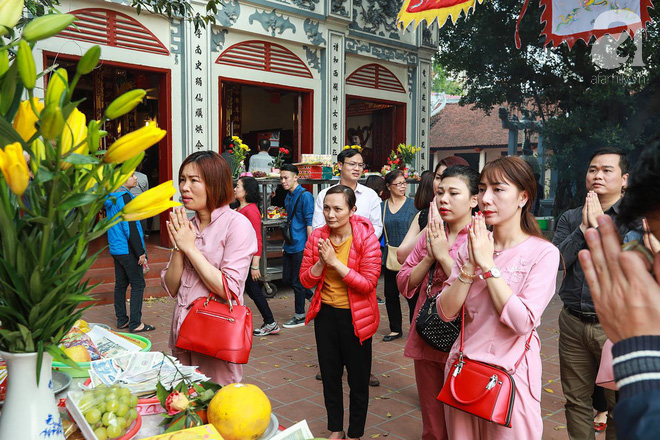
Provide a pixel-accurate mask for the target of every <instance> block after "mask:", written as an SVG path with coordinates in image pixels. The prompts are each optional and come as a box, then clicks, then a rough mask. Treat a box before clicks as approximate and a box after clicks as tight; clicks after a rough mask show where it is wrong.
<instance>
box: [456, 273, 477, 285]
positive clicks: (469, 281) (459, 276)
mask: <svg viewBox="0 0 660 440" xmlns="http://www.w3.org/2000/svg"><path fill="white" fill-rule="evenodd" d="M462 275H463V274H460V273H459V274H458V281H460V282H461V283H463V284H472V283H474V280H472V279H467V280H464V279H463V278H462Z"/></svg>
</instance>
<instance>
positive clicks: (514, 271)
mask: <svg viewBox="0 0 660 440" xmlns="http://www.w3.org/2000/svg"><path fill="white" fill-rule="evenodd" d="M535 196H536V184H535V180H534V175H533V173H532V169H531V168H530V166H529V165H528V164H527V163H526V162H525V161H523V160H521V159H519V158H517V157H503V158H499V159H496V160H494V161H493V162H490V163H488V164H487V165H486V167H485V168H484V169H483V171H482V173H481V179H480V182H479V196H478V199H479V207H480V209H481V212H480V213H478V214H477V215H475V216H473V218H472V223H471V225H470V227H469V233H468V240H467V243H466V244H465V245H464V246H463V247H462V248H461V249H460V250H459V252H458V256H457V259H456V262H455V264H454V266H453V267H452V272H451V275H450V276H449V279H448V280H447V281H446V282H445V286H444V289H443V291H442V293H441V294H440V295H439V296H438V299H437V307H438V314H439V315H440V317H441V318H442V319H444V320H446V321H450V320H453V319H454V318H455V317H456V316H457V315H459V314H460V313H461V307H463V306H465V319H464V325H465V330H464V350H463V352H464V355H465V356H466V357H467V358H468V359H472V360H477V361H482V362H487V363H491V364H495V365H499V366H501V367H503V368H505V369H507V370H508V371H509V373H511V374H512V376H513V378H514V381H515V403H514V407H513V413H512V421H511V428H507V427H504V426H501V425H497V424H495V423H491V422H488V421H486V420H483V419H480V418H477V417H475V416H473V415H471V414H468V413H466V412H463V411H460V410H457V409H454V408H452V407H450V406H448V405H445V419H446V423H447V432H448V434H449V438H450V439H457V440H459V439H460V440H469V439H475V440H477V439H478V440H494V439H497V440H501V439H511V440H514V439H515V440H520V439H525V440H540V439H541V436H542V433H543V421H542V418H541V368H542V366H541V356H540V345H541V344H540V340H539V338H538V335H537V334H536V331H535V329H536V327H538V325H539V324H540V321H541V315H542V314H543V311H544V310H545V308H546V306H547V305H548V303H549V302H550V299H551V298H552V295H554V293H555V284H556V277H557V269H558V267H559V251H558V250H557V248H555V247H554V246H553V245H552V244H551V243H550V242H549V241H547V240H546V239H544V238H543V235H542V233H541V231H540V229H539V227H538V224H537V222H536V219H535V218H534V216H533V215H532V214H531V212H530V209H531V205H532V203H533V201H534V197H535ZM486 225H491V226H492V227H493V232H492V233H490V232H488V230H487V229H486ZM480 276H482V277H483V279H482V278H480ZM530 334H532V339H531V343H530V347H529V350H527V351H526V350H525V342H526V340H527V339H528V337H529V336H530ZM459 345H460V339H459V340H457V341H456V343H455V344H454V346H453V347H452V350H451V352H450V353H449V358H448V360H447V365H446V369H445V381H446V380H447V378H448V376H449V375H450V374H451V373H452V371H453V368H452V367H453V364H454V363H455V362H456V359H457V358H458V351H459ZM521 357H522V362H521V363H520V365H519V366H518V368H517V369H516V368H515V364H516V362H517V361H518V359H520V358H521ZM514 370H515V371H514Z"/></svg>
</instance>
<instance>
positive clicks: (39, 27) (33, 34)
mask: <svg viewBox="0 0 660 440" xmlns="http://www.w3.org/2000/svg"><path fill="white" fill-rule="evenodd" d="M75 19H76V16H75V15H73V14H48V15H43V16H41V17H37V18H35V19H34V20H32V21H31V22H29V23H28V24H27V26H25V28H23V39H25V40H27V41H30V42H34V41H39V40H44V39H46V38H48V37H52V36H53V35H55V34H58V33H59V32H60V31H61V30H63V29H65V28H66V27H67V26H69V25H70V24H71V23H73V21H74V20H75Z"/></svg>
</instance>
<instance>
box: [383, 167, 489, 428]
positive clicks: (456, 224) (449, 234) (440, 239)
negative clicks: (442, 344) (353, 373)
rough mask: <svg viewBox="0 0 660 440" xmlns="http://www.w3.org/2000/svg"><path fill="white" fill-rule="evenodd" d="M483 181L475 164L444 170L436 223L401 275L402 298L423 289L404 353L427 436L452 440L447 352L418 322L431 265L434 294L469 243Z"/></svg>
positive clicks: (434, 216) (435, 204)
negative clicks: (446, 402) (445, 394)
mask: <svg viewBox="0 0 660 440" xmlns="http://www.w3.org/2000/svg"><path fill="white" fill-rule="evenodd" d="M478 184H479V173H478V172H477V171H476V170H474V169H472V168H470V167H467V166H461V165H457V166H452V167H449V168H447V169H446V170H445V171H444V173H443V174H442V181H441V182H440V183H439V185H438V194H437V196H436V197H435V199H434V202H432V203H431V207H430V212H431V218H432V221H431V222H430V223H429V226H428V228H426V229H425V230H424V231H422V235H421V236H420V238H419V240H418V241H417V244H416V245H415V248H414V249H413V251H412V252H411V254H410V255H409V256H408V258H407V259H406V261H405V263H403V266H402V267H401V271H399V274H398V275H397V277H396V281H397V284H398V286H399V292H401V294H402V295H403V296H405V297H406V298H412V297H414V296H415V294H416V293H417V292H419V293H420V294H419V295H418V298H417V302H416V304H415V309H414V319H413V324H412V325H411V326H410V332H409V333H408V341H407V342H406V348H405V351H404V352H403V354H404V355H405V356H406V357H409V358H412V359H414V362H415V380H416V381H417V393H418V394H419V403H420V406H421V409H422V423H423V431H422V439H423V440H444V439H446V438H447V429H446V428H445V414H444V406H443V405H442V403H440V402H439V401H438V400H437V399H436V397H437V395H438V394H439V393H440V390H441V389H442V384H443V383H444V374H445V362H446V361H447V353H445V352H442V351H440V350H437V349H435V348H433V347H431V346H430V345H429V344H427V343H426V342H424V341H423V340H422V338H420V336H419V335H418V334H417V330H416V329H415V324H414V322H415V320H416V319H417V315H419V310H420V309H421V308H422V305H423V304H424V302H425V301H426V298H427V295H426V288H427V286H428V279H429V272H430V270H431V267H432V266H433V267H435V269H434V271H433V284H432V286H431V291H430V292H429V295H430V296H434V295H437V294H438V293H439V292H440V289H441V288H442V284H443V282H444V281H445V280H446V279H447V275H446V274H448V273H451V268H452V265H453V264H454V260H455V259H456V254H457V253H458V249H459V248H460V247H461V245H463V244H464V243H465V242H466V241H467V225H468V224H470V219H471V214H472V208H474V207H475V206H477V191H478V188H477V185H478ZM438 217H441V218H438ZM427 232H428V234H429V235H428V237H427Z"/></svg>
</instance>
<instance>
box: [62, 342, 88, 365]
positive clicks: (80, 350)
mask: <svg viewBox="0 0 660 440" xmlns="http://www.w3.org/2000/svg"><path fill="white" fill-rule="evenodd" d="M64 353H66V355H67V356H69V357H70V358H71V359H72V360H73V361H74V362H89V361H91V360H92V357H91V356H90V354H89V351H87V349H86V348H85V347H83V346H82V345H74V346H73V347H69V348H65V349H64Z"/></svg>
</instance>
